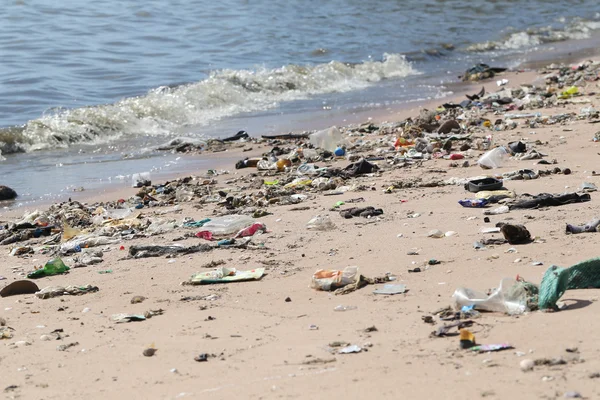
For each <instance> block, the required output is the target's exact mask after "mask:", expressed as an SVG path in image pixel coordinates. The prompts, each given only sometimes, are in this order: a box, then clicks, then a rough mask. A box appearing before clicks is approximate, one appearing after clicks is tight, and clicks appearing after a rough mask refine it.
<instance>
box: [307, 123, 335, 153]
mask: <svg viewBox="0 0 600 400" xmlns="http://www.w3.org/2000/svg"><path fill="white" fill-rule="evenodd" d="M309 141H310V143H311V144H312V145H313V146H315V147H318V148H321V149H324V150H327V151H331V152H334V151H335V149H336V148H337V147H338V145H340V144H343V143H344V138H343V137H342V134H341V133H340V131H339V129H338V128H336V127H335V126H332V127H331V128H329V129H324V130H322V131H318V132H315V133H313V134H312V135H310V136H309Z"/></svg>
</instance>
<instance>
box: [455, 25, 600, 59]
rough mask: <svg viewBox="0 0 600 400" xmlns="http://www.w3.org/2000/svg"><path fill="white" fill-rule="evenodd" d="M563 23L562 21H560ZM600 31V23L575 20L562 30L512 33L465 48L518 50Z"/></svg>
mask: <svg viewBox="0 0 600 400" xmlns="http://www.w3.org/2000/svg"><path fill="white" fill-rule="evenodd" d="M561 22H563V23H564V20H563V21H561ZM599 29H600V21H585V20H582V19H580V18H575V19H573V20H571V21H570V22H569V23H568V24H566V25H565V26H564V27H563V28H553V27H549V26H548V27H542V28H534V29H529V30H527V31H521V32H512V33H510V34H508V35H507V36H505V37H504V38H503V39H501V40H498V41H487V42H483V43H474V44H472V45H470V46H468V47H467V48H466V50H467V51H470V52H485V51H492V50H519V49H526V48H531V47H535V46H539V45H541V44H545V43H553V42H562V41H565V40H581V39H588V38H589V37H591V35H592V33H593V32H594V31H596V30H599Z"/></svg>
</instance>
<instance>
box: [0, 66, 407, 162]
mask: <svg viewBox="0 0 600 400" xmlns="http://www.w3.org/2000/svg"><path fill="white" fill-rule="evenodd" d="M418 73H419V72H418V71H417V70H416V69H414V67H413V66H412V64H411V63H410V62H408V61H407V60H406V58H405V57H404V56H403V55H400V54H384V56H383V59H382V60H381V61H373V60H369V61H365V62H362V63H358V64H348V63H342V62H338V61H331V62H329V63H326V64H318V65H311V66H303V65H287V66H284V67H281V68H276V69H267V68H259V69H256V70H229V69H225V70H220V71H215V72H213V73H211V74H210V75H209V77H208V78H207V79H205V80H202V81H199V82H196V83H192V84H187V85H181V86H177V87H159V88H156V89H153V90H151V91H149V92H148V93H147V94H146V95H144V96H139V97H132V98H126V99H123V100H121V101H119V102H117V103H114V104H106V105H99V106H91V107H82V108H75V109H70V110H62V111H59V112H53V113H51V114H46V115H43V116H42V117H40V118H38V119H35V120H31V121H29V122H27V123H26V124H25V125H24V126H22V127H9V128H4V129H0V151H1V152H2V153H4V154H8V153H15V152H29V151H35V150H42V149H49V148H66V147H68V146H70V145H73V144H98V143H106V142H109V141H113V140H117V139H120V138H123V137H129V136H157V137H169V136H172V135H174V134H176V133H177V131H178V130H180V129H181V128H182V127H185V126H189V125H199V124H206V123H208V122H210V121H214V120H216V119H220V118H224V117H228V116H233V115H236V114H239V113H243V112H253V111H261V110H267V109H271V108H274V107H277V106H278V105H279V104H281V103H282V102H288V101H294V100H302V99H308V98H310V97H311V96H315V95H319V94H327V93H341V92H347V91H351V90H358V89H363V88H366V87H368V86H370V85H373V84H374V83H377V82H379V81H381V80H384V79H394V78H403V77H406V76H409V75H415V74H418Z"/></svg>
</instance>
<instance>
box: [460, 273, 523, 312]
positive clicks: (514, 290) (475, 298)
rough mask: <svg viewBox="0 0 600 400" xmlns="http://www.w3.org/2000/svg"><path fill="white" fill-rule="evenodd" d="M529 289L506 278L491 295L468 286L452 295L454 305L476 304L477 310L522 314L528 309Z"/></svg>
mask: <svg viewBox="0 0 600 400" xmlns="http://www.w3.org/2000/svg"><path fill="white" fill-rule="evenodd" d="M527 296H528V294H527V291H526V290H525V287H524V285H523V284H522V283H520V282H517V281H516V280H514V279H512V278H504V279H502V280H501V281H500V285H499V286H498V288H496V289H495V290H494V291H493V292H492V293H491V294H490V295H489V296H487V295H485V294H483V293H481V292H477V291H475V290H472V289H468V288H458V289H456V291H455V292H454V294H453V295H452V298H453V299H454V307H455V308H456V309H457V310H460V309H461V308H462V307H464V306H474V308H475V309H476V310H481V311H496V312H505V313H507V314H510V315H515V314H522V313H524V312H525V311H526V310H527Z"/></svg>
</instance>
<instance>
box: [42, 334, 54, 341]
mask: <svg viewBox="0 0 600 400" xmlns="http://www.w3.org/2000/svg"><path fill="white" fill-rule="evenodd" d="M40 340H43V341H45V342H48V341H50V340H52V337H51V336H50V335H42V336H40Z"/></svg>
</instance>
